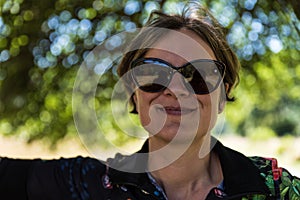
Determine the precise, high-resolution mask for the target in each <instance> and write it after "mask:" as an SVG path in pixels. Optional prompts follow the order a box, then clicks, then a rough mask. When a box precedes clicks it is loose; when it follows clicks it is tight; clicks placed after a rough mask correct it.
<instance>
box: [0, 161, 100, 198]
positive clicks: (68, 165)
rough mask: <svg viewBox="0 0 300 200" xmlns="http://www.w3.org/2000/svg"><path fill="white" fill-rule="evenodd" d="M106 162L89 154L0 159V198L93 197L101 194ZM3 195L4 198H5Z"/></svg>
mask: <svg viewBox="0 0 300 200" xmlns="http://www.w3.org/2000/svg"><path fill="white" fill-rule="evenodd" d="M104 172H105V165H103V164H102V163H101V162H100V161H98V160H96V159H92V158H82V157H76V158H69V159H63V158H61V159H58V160H46V161H45V160H39V159H37V160H15V159H9V158H2V159H1V162H0V198H1V199H2V198H3V199H18V200H19V199H20V200H23V199H24V200H25V199H29V200H41V199H53V200H54V199H55V200H60V199H61V200H66V199H93V197H94V196H98V197H99V196H101V190H102V187H101V186H102V184H101V176H102V174H103V173H104ZM4 197H5V198H4Z"/></svg>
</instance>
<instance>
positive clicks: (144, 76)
mask: <svg viewBox="0 0 300 200" xmlns="http://www.w3.org/2000/svg"><path fill="white" fill-rule="evenodd" d="M169 70H170V69H168V68H166V67H163V66H161V65H159V64H154V63H137V64H136V66H135V67H134V68H133V69H132V75H133V78H134V80H135V82H136V84H137V86H138V87H139V88H140V89H141V90H143V91H145V92H159V91H161V90H164V89H165V88H166V87H167V86H168V82H169V79H168V78H169V74H170V73H169Z"/></svg>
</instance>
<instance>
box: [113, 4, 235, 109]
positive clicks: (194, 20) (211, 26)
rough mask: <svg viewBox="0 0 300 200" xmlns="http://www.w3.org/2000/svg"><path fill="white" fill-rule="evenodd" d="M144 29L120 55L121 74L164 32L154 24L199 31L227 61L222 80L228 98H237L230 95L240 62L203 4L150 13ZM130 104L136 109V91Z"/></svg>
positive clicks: (228, 99) (119, 71)
mask: <svg viewBox="0 0 300 200" xmlns="http://www.w3.org/2000/svg"><path fill="white" fill-rule="evenodd" d="M144 27H145V28H144V29H141V31H140V32H139V34H138V35H137V36H136V37H135V38H134V39H133V40H132V42H131V43H130V45H129V46H128V49H130V50H131V51H128V52H127V53H126V54H125V55H124V56H123V57H122V59H121V62H120V64H119V66H118V69H117V72H118V75H119V77H122V76H123V75H124V74H125V73H126V72H128V71H129V70H130V64H131V62H132V61H133V60H135V59H137V58H141V57H143V56H144V55H145V54H146V53H147V51H148V50H149V48H147V47H149V45H151V44H153V43H154V42H155V41H157V40H158V39H159V38H160V37H162V35H160V34H159V33H158V32H156V31H155V29H147V27H149V28H150V27H153V28H165V29H170V30H180V29H183V28H184V29H186V30H191V31H193V32H194V33H196V34H197V35H198V36H199V37H200V38H201V39H202V40H203V41H205V42H206V43H207V44H208V45H209V47H210V48H211V49H212V51H213V52H214V54H215V57H216V59H217V60H219V61H221V62H223V63H224V64H225V65H226V71H225V76H224V80H223V83H226V84H227V85H228V88H227V90H226V100H227V101H234V99H235V98H234V97H232V96H231V91H232V88H233V87H235V86H236V85H237V84H238V83H239V69H240V63H239V60H238V58H237V56H236V54H235V53H234V52H233V50H232V49H231V48H230V46H229V44H228V43H227V40H226V35H225V29H224V28H223V27H222V26H221V25H220V24H219V23H218V21H217V20H216V19H215V18H214V17H213V15H212V14H211V13H210V12H209V11H208V10H207V9H205V8H203V7H201V6H197V7H194V6H193V7H189V8H187V9H184V10H183V12H182V14H174V15H171V14H165V13H163V12H161V11H154V12H152V13H151V15H150V17H149V20H148V21H147V23H146V24H145V26H144ZM129 104H130V105H132V106H133V108H132V111H131V113H137V111H136V105H135V103H134V101H133V94H132V95H131V97H130V99H129Z"/></svg>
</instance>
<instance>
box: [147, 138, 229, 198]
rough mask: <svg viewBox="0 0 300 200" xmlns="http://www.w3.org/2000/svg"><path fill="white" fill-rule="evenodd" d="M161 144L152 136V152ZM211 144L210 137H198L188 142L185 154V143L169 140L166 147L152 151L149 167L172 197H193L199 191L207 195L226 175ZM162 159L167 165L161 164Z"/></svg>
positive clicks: (150, 145) (150, 146)
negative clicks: (200, 139) (182, 144)
mask: <svg viewBox="0 0 300 200" xmlns="http://www.w3.org/2000/svg"><path fill="white" fill-rule="evenodd" d="M154 144H155V145H154ZM158 146H159V145H157V142H154V141H153V142H152V141H151V140H149V148H150V152H153V150H157V149H158ZM210 148H211V147H210V137H205V138H203V139H202V141H201V142H200V144H199V141H198V142H197V144H196V143H192V144H191V145H189V147H188V148H187V149H186V151H184V153H183V154H182V155H180V151H182V150H184V147H182V146H180V145H179V144H172V145H170V144H169V145H168V149H167V150H166V151H164V152H160V153H157V155H153V156H152V154H150V156H149V166H150V168H149V169H151V167H152V169H155V171H152V172H151V174H152V176H153V177H154V178H155V179H156V181H157V182H158V184H160V185H161V186H162V188H164V189H165V192H166V194H167V196H168V198H169V199H172V198H171V196H173V197H176V199H187V198H188V199H190V198H191V197H192V196H191V195H196V194H197V195H198V196H199V194H200V195H202V196H203V198H204V197H206V194H207V193H208V192H209V190H210V189H211V188H212V187H215V186H217V185H219V184H220V182H221V181H222V179H223V176H222V170H221V165H220V162H219V159H218V156H217V155H216V154H215V153H213V152H211V151H210V150H211V149H210ZM174 154H175V155H176V156H177V158H176V156H175V157H174ZM170 157H171V159H170ZM168 162H169V163H168ZM162 163H163V164H165V165H164V166H166V167H163V166H161V165H162ZM158 164H160V166H159V165H158ZM159 167H162V168H159ZM174 191H176V192H174ZM178 197H182V198H178Z"/></svg>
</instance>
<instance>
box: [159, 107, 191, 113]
mask: <svg viewBox="0 0 300 200" xmlns="http://www.w3.org/2000/svg"><path fill="white" fill-rule="evenodd" d="M159 110H160V111H163V112H165V113H166V114H168V115H186V114H189V113H191V112H193V111H195V109H191V108H181V107H173V106H164V107H160V108H159Z"/></svg>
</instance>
